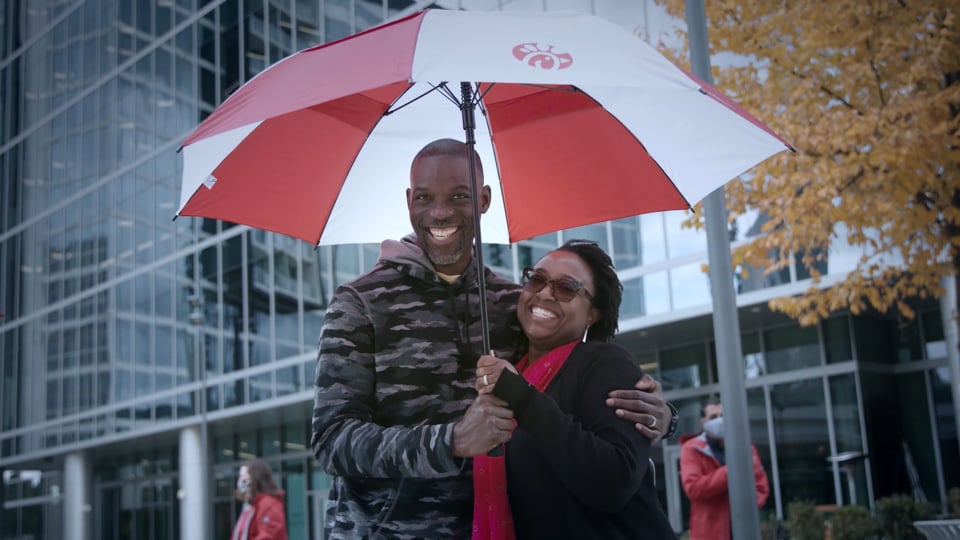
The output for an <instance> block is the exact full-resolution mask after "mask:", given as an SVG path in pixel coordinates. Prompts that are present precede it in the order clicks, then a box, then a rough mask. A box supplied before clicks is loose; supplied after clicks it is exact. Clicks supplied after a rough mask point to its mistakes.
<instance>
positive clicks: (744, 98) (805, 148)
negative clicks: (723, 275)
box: [658, 0, 960, 324]
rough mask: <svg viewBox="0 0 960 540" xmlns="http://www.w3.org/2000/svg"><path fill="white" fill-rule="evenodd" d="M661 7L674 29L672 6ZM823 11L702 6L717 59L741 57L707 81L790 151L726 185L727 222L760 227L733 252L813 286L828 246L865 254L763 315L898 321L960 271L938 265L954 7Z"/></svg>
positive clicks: (947, 210)
mask: <svg viewBox="0 0 960 540" xmlns="http://www.w3.org/2000/svg"><path fill="white" fill-rule="evenodd" d="M658 3H661V4H662V5H665V6H666V7H667V9H668V11H669V12H670V13H671V14H673V15H674V16H677V17H679V18H681V19H683V17H684V8H685V6H684V2H682V1H681V0H658ZM825 6H826V3H825V2H822V1H821V2H789V3H786V2H775V3H771V2H765V1H762V0H736V1H734V0H713V1H711V2H708V3H707V6H706V8H707V16H708V18H709V19H710V22H709V32H708V39H709V40H710V43H711V45H712V47H713V51H714V53H715V54H716V53H731V54H734V55H742V56H744V57H749V58H751V59H752V60H753V61H752V62H751V63H749V64H747V65H742V64H743V63H740V64H741V65H739V66H734V67H728V66H724V65H721V64H720V63H719V62H717V63H715V65H714V68H715V75H716V81H717V85H718V86H719V87H720V88H722V89H724V90H725V91H728V92H729V93H731V94H732V95H735V96H736V98H737V100H738V101H739V102H740V104H741V105H742V106H743V107H744V108H745V109H747V110H748V111H750V112H752V113H753V114H755V115H756V116H758V117H759V118H760V119H761V120H763V121H765V122H767V123H768V124H769V125H770V126H771V127H772V128H773V129H774V130H776V131H777V132H778V133H780V134H781V135H782V136H783V137H785V138H786V139H787V140H789V141H790V142H791V143H792V144H793V145H794V146H795V147H796V148H797V150H798V152H797V153H796V154H791V153H781V154H778V155H777V156H774V157H773V158H771V159H769V160H767V161H766V162H764V163H762V164H761V165H759V166H758V167H756V168H755V170H754V171H752V172H753V175H752V176H751V177H750V178H749V179H747V180H744V181H743V182H739V183H738V182H734V183H731V184H730V187H729V188H728V192H727V193H728V208H729V212H730V217H731V219H736V218H738V217H739V216H744V215H755V214H759V215H762V216H764V219H765V220H766V221H765V222H763V223H762V224H760V225H758V226H757V228H758V229H761V232H762V234H761V235H760V236H757V237H753V239H752V241H751V242H750V243H749V244H748V245H745V246H741V247H738V249H737V250H735V260H736V261H737V265H738V267H741V268H752V269H754V272H756V271H761V272H765V273H770V272H775V271H777V270H780V269H782V268H786V267H788V266H789V265H791V264H793V262H791V257H793V256H797V257H799V258H800V260H799V261H798V264H799V265H801V266H802V267H805V268H806V269H807V272H808V274H809V275H811V276H813V277H814V278H817V277H819V275H820V273H819V268H820V267H822V265H823V263H824V262H825V263H826V266H827V268H829V267H830V263H831V259H830V256H828V255H827V254H828V253H830V249H832V248H833V247H834V244H835V243H836V242H837V241H840V243H842V244H849V245H850V246H851V248H852V249H853V250H856V251H858V252H859V254H860V255H861V259H860V261H859V263H857V266H856V268H855V269H854V271H853V272H850V273H849V274H847V275H845V276H843V279H842V281H841V282H840V283H838V284H836V285H834V286H832V287H830V288H829V289H826V290H819V288H814V289H812V290H808V291H806V292H804V293H803V294H800V295H798V296H795V297H787V298H782V299H777V300H775V301H773V302H772V303H771V307H774V306H776V307H775V308H774V309H778V310H781V311H783V312H784V313H787V314H788V315H790V316H791V317H795V318H797V319H798V320H800V321H801V322H802V323H804V324H812V322H811V321H816V320H817V319H818V318H823V317H826V316H827V315H829V313H831V312H832V311H836V310H839V309H849V310H850V311H851V312H855V313H863V312H864V311H866V310H868V309H876V310H880V311H885V310H888V309H895V310H898V311H900V312H901V313H902V314H904V316H909V315H908V314H911V313H912V311H910V309H909V305H908V302H907V301H908V299H910V298H912V297H917V296H920V297H923V296H934V295H936V294H938V291H939V281H938V280H939V276H940V275H941V274H942V273H944V272H947V271H951V270H953V271H956V270H960V269H957V268H951V267H949V266H946V265H944V263H943V258H942V257H943V256H944V255H945V254H950V255H951V257H953V258H957V259H958V260H960V235H958V236H952V234H953V233H951V232H950V231H952V230H955V229H956V228H957V227H960V202H958V201H960V195H958V193H960V135H958V133H960V114H958V113H957V111H958V108H960V81H958V80H957V77H956V75H954V74H955V73H957V72H960V18H958V9H957V3H956V0H927V1H925V2H855V1H853V0H846V1H839V2H831V3H830V4H829V9H825ZM677 57H678V58H682V59H683V60H684V61H686V58H687V55H686V54H685V53H677ZM715 58H720V56H715ZM948 74H952V75H950V76H948ZM700 215H701V214H699V212H698V214H696V215H694V216H693V217H691V219H690V220H689V221H690V222H691V225H692V226H694V227H698V226H701V225H702V223H701V222H700V221H699V220H700V219H702V218H701V217H700ZM841 227H842V228H841ZM844 230H845V231H846V232H840V231H844ZM825 256H826V257H827V258H826V260H825V261H824V260H823V257H825Z"/></svg>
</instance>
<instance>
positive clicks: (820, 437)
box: [770, 379, 836, 506]
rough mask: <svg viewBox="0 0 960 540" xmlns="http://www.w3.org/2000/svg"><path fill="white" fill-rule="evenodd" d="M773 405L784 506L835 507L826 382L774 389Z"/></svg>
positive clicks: (796, 382)
mask: <svg viewBox="0 0 960 540" xmlns="http://www.w3.org/2000/svg"><path fill="white" fill-rule="evenodd" d="M770 402H771V410H772V413H773V431H774V437H775V444H776V446H777V467H778V470H779V474H780V492H781V493H783V494H784V500H783V504H784V506H786V505H788V504H789V503H791V502H793V501H797V500H809V501H813V502H814V504H835V503H836V495H835V491H834V483H833V471H832V467H831V465H830V463H829V461H828V460H827V458H829V457H830V438H829V434H828V431H827V422H826V421H825V420H826V418H827V414H826V407H825V405H824V403H825V401H824V396H823V383H822V382H821V380H820V379H809V380H805V381H795V382H790V383H786V384H780V385H776V386H773V387H771V391H770Z"/></svg>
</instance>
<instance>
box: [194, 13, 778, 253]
mask: <svg viewBox="0 0 960 540" xmlns="http://www.w3.org/2000/svg"><path fill="white" fill-rule="evenodd" d="M462 88H466V89H468V90H467V92H461V89H462ZM467 96H469V97H471V98H475V99H476V109H477V110H478V111H479V113H478V114H477V115H476V118H477V121H476V148H477V150H478V152H479V153H480V156H481V159H482V160H483V163H484V165H485V173H486V174H485V176H486V178H485V180H486V183H487V184H488V185H490V186H491V189H492V191H493V203H492V206H491V209H490V210H489V211H488V213H487V214H486V215H485V217H484V218H483V221H482V239H483V241H485V242H495V243H510V242H516V241H518V240H522V239H525V238H530V237H533V236H536V235H539V234H543V233H546V232H550V231H556V230H561V229H567V228H572V227H577V226H580V225H585V224H590V223H597V222H602V221H607V220H612V219H618V218H622V217H626V216H631V215H637V214H642V213H647V212H655V211H660V210H670V209H685V208H688V207H689V206H690V205H692V204H693V203H695V202H696V201H698V200H700V199H701V198H703V197H704V196H706V195H707V194H708V193H710V192H712V191H714V190H715V189H717V188H719V187H721V186H723V185H724V184H725V183H726V182H727V181H729V180H731V179H732V178H734V177H736V176H738V175H740V174H741V173H743V172H745V171H747V170H749V169H750V168H751V167H753V166H754V165H756V164H757V163H759V162H761V161H763V160H764V159H766V158H768V157H769V156H771V155H773V154H775V153H777V152H780V151H782V150H785V149H787V148H789V146H788V145H787V144H786V143H785V142H784V141H783V140H782V139H780V138H779V137H778V136H777V135H776V134H774V133H773V132H772V131H771V130H770V129H768V128H767V127H765V126H764V125H763V124H762V123H761V122H760V121H758V120H757V119H756V118H753V117H752V116H750V115H749V114H748V113H747V112H746V111H744V110H742V109H741V108H740V107H738V106H737V105H736V104H734V103H733V102H732V101H731V100H730V99H729V98H727V97H726V96H725V95H723V94H722V93H721V92H719V91H718V90H717V89H715V88H713V87H712V86H710V85H708V84H705V83H704V82H702V81H699V80H697V79H696V78H695V77H693V76H691V75H690V74H688V73H686V72H685V71H683V70H681V69H679V68H678V67H676V66H675V65H673V64H672V63H670V62H669V61H668V60H667V59H666V58H664V57H663V56H662V55H661V54H660V53H658V52H657V51H656V50H654V49H653V48H651V47H650V46H648V45H647V44H646V43H644V42H643V41H642V40H641V39H639V38H638V37H637V36H635V35H633V34H631V33H629V32H627V31H626V30H624V29H622V28H620V27H618V26H616V25H614V24H612V23H610V22H608V21H605V20H603V19H601V18H598V17H595V16H591V15H584V14H574V13H516V12H478V11H443V10H426V11H422V12H418V13H416V14H414V15H411V16H408V17H406V18H403V19H400V20H397V21H394V22H390V23H387V24H384V25H381V26H378V27H375V28H373V29H370V30H367V31H365V32H361V33H359V34H356V35H353V36H350V37H347V38H344V39H341V40H339V41H336V42H332V43H328V44H325V45H320V46H317V47H313V48H310V49H306V50H304V51H301V52H298V53H296V54H293V55H291V56H289V57H287V58H285V59H283V60H281V61H280V62H278V63H276V64H274V65H272V66H271V67H269V68H268V69H266V70H265V71H263V72H262V73H260V74H259V75H257V76H256V77H254V78H253V79H251V80H250V81H249V82H247V83H246V84H244V85H243V86H242V87H240V88H239V89H238V90H237V91H236V92H234V93H233V94H232V95H231V96H230V97H229V98H228V99H227V100H226V101H225V102H224V103H223V104H222V105H220V107H218V108H217V109H216V110H215V111H214V112H213V113H212V114H211V115H210V116H209V117H208V118H207V119H206V120H204V121H203V122H202V123H201V124H200V125H199V126H198V127H197V129H196V131H194V133H193V134H192V135H190V136H189V137H188V138H187V140H186V141H184V143H183V147H182V153H183V183H182V190H181V199H180V209H179V211H178V212H177V214H178V215H184V216H203V217H208V218H216V219H222V220H226V221H230V222H234V223H242V224H245V225H250V226H253V227H257V228H261V229H265V230H269V231H275V232H279V233H283V234H286V235H289V236H293V237H296V238H302V239H304V240H306V241H308V242H311V243H314V244H344V243H369V242H379V241H381V240H383V239H384V238H399V237H401V236H403V235H404V234H406V233H408V232H410V230H411V227H410V223H409V217H408V212H407V208H406V202H405V196H404V191H405V189H406V187H407V186H408V184H409V170H410V161H411V160H412V158H413V156H414V155H415V154H416V152H417V151H418V150H419V149H420V148H421V147H422V146H423V145H425V144H426V143H428V142H430V141H432V140H434V139H439V138H444V137H451V138H461V139H462V135H463V134H464V133H465V131H464V129H465V125H464V118H466V117H469V118H473V117H474V110H473V108H472V107H471V106H470V105H471V104H470V103H469V100H467V101H468V103H467V106H466V107H465V110H464V111H461V108H463V107H464V105H463V101H464V99H462V97H467ZM461 112H464V113H465V114H461ZM467 122H468V123H469V120H468V121H467ZM467 127H468V131H467V132H466V133H468V137H467V138H468V140H469V138H470V136H471V135H472V131H473V130H472V128H470V127H469V126H467ZM458 134H459V135H461V136H458Z"/></svg>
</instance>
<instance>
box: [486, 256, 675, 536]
mask: <svg viewBox="0 0 960 540" xmlns="http://www.w3.org/2000/svg"><path fill="white" fill-rule="evenodd" d="M622 292H623V286H622V285H621V284H620V280H619V278H618V277H617V274H616V271H615V270H614V268H613V263H612V262H611V260H610V257H609V256H608V255H607V254H606V253H605V252H604V251H603V250H602V249H600V248H599V247H598V246H597V245H596V244H595V243H593V242H585V241H576V240H574V241H570V242H567V243H566V244H564V245H563V246H561V247H560V248H558V249H556V250H554V251H552V252H550V253H548V254H547V255H545V256H544V257H543V258H542V259H540V261H538V262H537V264H536V267H534V268H527V269H525V270H524V272H523V291H522V292H521V295H520V301H519V303H518V304H517V316H518V317H519V319H520V324H521V326H522V327H523V331H524V333H525V334H526V335H527V337H528V338H529V341H530V345H529V351H528V354H527V356H526V357H524V358H523V359H522V360H521V361H520V362H519V363H518V364H517V366H516V368H517V369H519V370H520V371H521V373H522V374H523V376H520V375H518V374H516V372H515V371H514V368H513V367H512V366H511V365H510V364H509V363H508V362H506V361H504V360H500V359H497V358H494V357H492V356H484V357H482V358H481V359H480V361H479V362H478V364H477V366H478V367H477V390H478V391H479V392H480V393H481V394H485V393H493V394H494V395H495V396H497V397H499V398H501V399H503V400H505V401H506V402H507V403H508V404H509V406H510V408H511V409H512V410H513V412H514V417H515V419H516V421H517V429H516V431H514V433H513V436H512V438H511V439H510V442H509V443H508V444H507V445H506V452H505V456H504V457H489V456H478V457H477V458H474V487H475V489H474V492H475V498H474V538H512V537H513V536H512V534H513V532H515V534H516V538H520V539H526V538H605V539H606V538H644V539H659V538H675V537H676V536H675V535H674V533H673V530H672V529H671V527H670V524H669V522H668V521H667V518H666V516H665V515H664V513H663V510H662V509H661V508H660V504H659V501H658V500H657V493H656V489H655V487H654V478H653V476H654V472H653V470H652V467H650V466H649V455H650V444H651V443H650V440H649V439H647V438H646V437H644V436H643V435H641V434H640V433H638V432H637V431H636V430H635V429H634V427H633V425H632V424H630V423H629V422H624V421H623V420H621V419H619V418H617V416H616V414H615V411H614V410H613V409H611V408H610V407H606V406H605V404H604V403H605V399H604V398H605V396H606V395H607V393H608V392H609V391H610V390H613V389H615V388H620V387H622V386H623V381H635V380H637V379H638V378H639V377H640V376H641V372H640V369H639V368H638V367H637V366H636V364H635V363H634V362H633V359H632V358H631V357H630V354H629V353H628V352H627V351H626V350H624V349H623V348H622V347H620V346H618V345H614V344H612V343H607V341H609V340H610V339H611V338H612V337H613V335H614V332H616V330H617V321H618V318H619V310H620V299H621V296H622ZM506 503H509V504H506ZM511 514H512V524H513V527H512V529H513V530H512V531H511V526H510V523H511Z"/></svg>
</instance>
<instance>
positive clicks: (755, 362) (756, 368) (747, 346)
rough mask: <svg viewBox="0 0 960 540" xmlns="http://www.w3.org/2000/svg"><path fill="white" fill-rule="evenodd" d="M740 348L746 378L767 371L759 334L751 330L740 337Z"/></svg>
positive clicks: (757, 375) (754, 376)
mask: <svg viewBox="0 0 960 540" xmlns="http://www.w3.org/2000/svg"><path fill="white" fill-rule="evenodd" d="M740 349H741V353H742V354H743V369H744V374H745V375H746V377H747V378H748V379H755V378H757V377H759V376H761V375H764V374H766V373H767V364H766V360H764V358H763V351H762V350H761V349H760V334H758V333H756V332H752V333H749V334H743V335H742V336H741V337H740Z"/></svg>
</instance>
